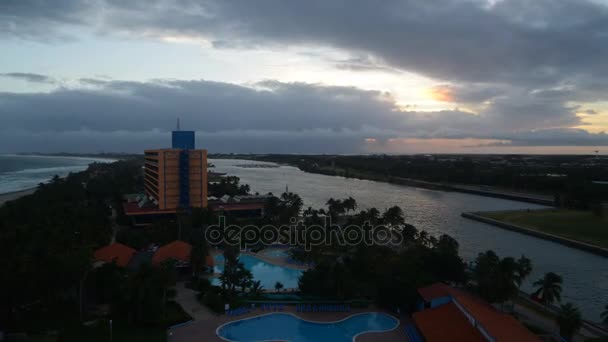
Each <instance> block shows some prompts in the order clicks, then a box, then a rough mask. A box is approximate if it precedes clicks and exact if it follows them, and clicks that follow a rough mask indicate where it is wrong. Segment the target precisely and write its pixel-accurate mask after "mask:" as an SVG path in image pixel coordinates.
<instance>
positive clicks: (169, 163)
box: [144, 130, 207, 211]
mask: <svg viewBox="0 0 608 342" xmlns="http://www.w3.org/2000/svg"><path fill="white" fill-rule="evenodd" d="M171 140H172V148H170V149H158V150H146V151H145V163H144V168H145V173H144V191H145V194H146V195H147V196H148V199H149V200H151V201H152V202H153V204H154V205H155V206H157V207H158V209H159V210H161V211H167V210H169V211H175V210H176V209H178V208H192V207H195V208H206V207H207V150H197V149H195V148H194V147H195V146H194V132H192V131H179V130H178V131H173V132H172V139H171Z"/></svg>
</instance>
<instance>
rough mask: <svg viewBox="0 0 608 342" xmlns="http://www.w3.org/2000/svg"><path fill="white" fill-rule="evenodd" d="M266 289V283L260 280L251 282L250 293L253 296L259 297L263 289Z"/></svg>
mask: <svg viewBox="0 0 608 342" xmlns="http://www.w3.org/2000/svg"><path fill="white" fill-rule="evenodd" d="M263 290H264V285H262V282H261V281H259V280H256V281H253V282H252V283H251V288H250V292H249V293H250V294H251V296H252V297H254V298H255V297H258V296H259V295H260V294H261V293H262V291H263Z"/></svg>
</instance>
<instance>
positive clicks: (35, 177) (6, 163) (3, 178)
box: [0, 154, 114, 194]
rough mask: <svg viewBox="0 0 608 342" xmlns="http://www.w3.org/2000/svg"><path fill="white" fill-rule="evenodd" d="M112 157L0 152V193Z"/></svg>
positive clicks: (20, 188)
mask: <svg viewBox="0 0 608 342" xmlns="http://www.w3.org/2000/svg"><path fill="white" fill-rule="evenodd" d="M112 161H114V160H112V159H104V158H85V157H53V156H34V155H15V154H0V194H5V193H10V192H15V191H21V190H27V189H31V188H33V187H36V186H38V184H40V183H44V182H48V181H49V180H50V179H51V178H53V177H54V176H55V175H58V176H60V177H63V176H67V175H68V174H69V173H70V172H78V171H83V170H86V168H87V167H88V165H89V164H91V163H94V162H102V163H107V162H112Z"/></svg>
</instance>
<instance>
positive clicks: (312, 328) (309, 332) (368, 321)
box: [216, 312, 399, 342]
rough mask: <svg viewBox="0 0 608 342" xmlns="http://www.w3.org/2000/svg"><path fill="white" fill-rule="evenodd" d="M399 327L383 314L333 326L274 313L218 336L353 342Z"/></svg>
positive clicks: (224, 328) (293, 341) (225, 327)
mask: <svg viewBox="0 0 608 342" xmlns="http://www.w3.org/2000/svg"><path fill="white" fill-rule="evenodd" d="M398 325H399V321H398V320H397V319H396V318H395V317H392V316H389V315H387V314H384V313H379V312H367V313H362V314H357V315H353V316H350V317H348V318H345V319H343V320H341V321H336V322H329V323H317V322H311V321H305V320H303V319H301V318H299V317H297V316H295V315H292V314H289V313H271V314H267V315H262V316H257V317H252V318H246V319H243V320H238V321H234V322H229V323H226V324H224V325H222V326H220V327H219V328H217V330H216V334H217V335H218V336H219V337H220V338H222V339H224V340H227V341H276V340H282V341H291V342H303V341H320V342H324V341H327V342H352V340H353V338H354V337H355V336H357V335H359V334H361V333H365V332H371V331H389V330H393V329H395V328H396V327H397V326H398Z"/></svg>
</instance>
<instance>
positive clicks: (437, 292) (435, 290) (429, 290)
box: [418, 283, 451, 302]
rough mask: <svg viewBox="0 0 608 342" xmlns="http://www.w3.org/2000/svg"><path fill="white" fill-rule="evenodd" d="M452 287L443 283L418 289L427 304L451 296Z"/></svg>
mask: <svg viewBox="0 0 608 342" xmlns="http://www.w3.org/2000/svg"><path fill="white" fill-rule="evenodd" d="M450 289H451V287H450V286H448V285H446V284H443V283H435V284H433V285H429V286H425V287H421V288H419V289H418V293H419V294H420V296H422V299H424V301H426V302H430V301H431V300H433V299H435V298H439V297H446V296H450V295H451V293H450Z"/></svg>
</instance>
